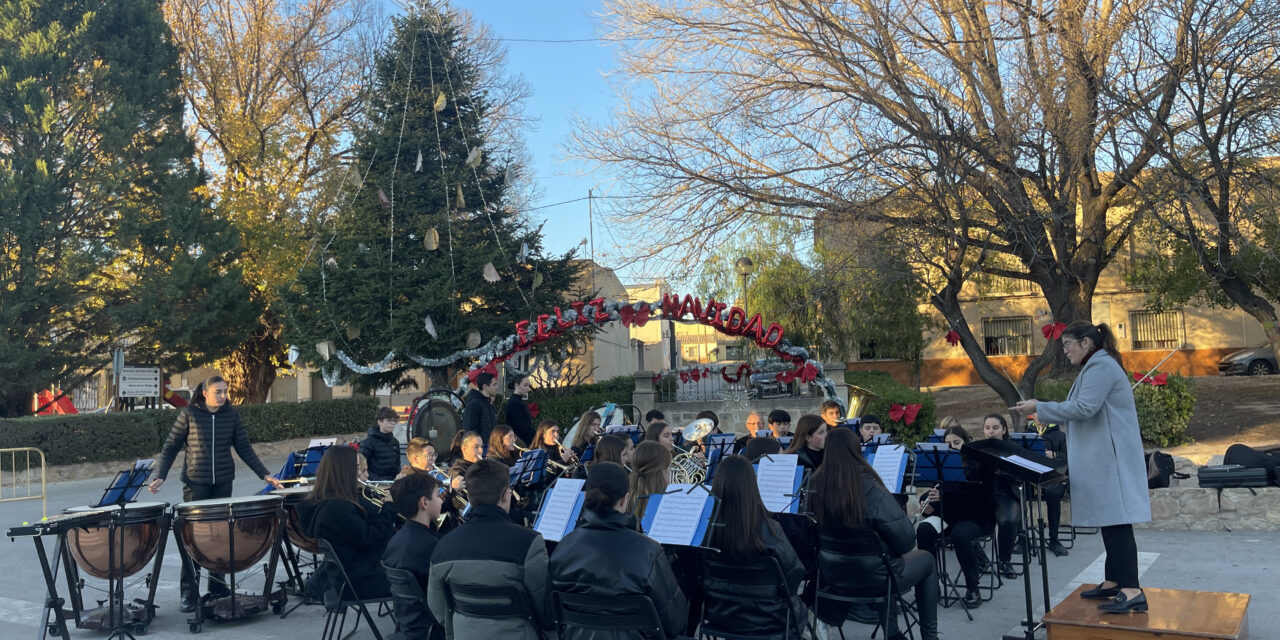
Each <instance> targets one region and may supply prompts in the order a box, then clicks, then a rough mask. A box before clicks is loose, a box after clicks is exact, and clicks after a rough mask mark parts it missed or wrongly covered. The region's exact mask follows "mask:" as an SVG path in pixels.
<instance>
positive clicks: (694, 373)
mask: <svg viewBox="0 0 1280 640" xmlns="http://www.w3.org/2000/svg"><path fill="white" fill-rule="evenodd" d="M689 377H690V378H693V381H694V382H697V381H699V380H701V379H702V372H701V371H699V370H697V369H694V370H693V371H690V372H689Z"/></svg>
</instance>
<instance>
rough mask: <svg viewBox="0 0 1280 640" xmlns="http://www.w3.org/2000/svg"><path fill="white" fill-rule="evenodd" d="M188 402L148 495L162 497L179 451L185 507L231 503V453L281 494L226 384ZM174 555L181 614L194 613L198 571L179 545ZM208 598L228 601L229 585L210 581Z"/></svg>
mask: <svg viewBox="0 0 1280 640" xmlns="http://www.w3.org/2000/svg"><path fill="white" fill-rule="evenodd" d="M192 397H193V401H192V403H191V405H190V406H188V407H186V408H185V409H183V410H182V411H180V412H179V413H178V419H177V420H176V421H174V423H173V429H172V430H170V431H169V439H168V440H166V441H165V443H164V448H163V449H161V450H160V457H159V458H158V459H157V460H156V478H155V480H152V481H151V484H150V485H149V488H150V489H151V493H157V492H159V491H160V487H161V486H162V485H163V484H164V481H165V478H166V477H167V476H168V475H169V468H170V467H172V466H173V460H174V458H175V457H177V455H178V450H179V449H181V450H183V452H184V453H185V456H184V461H183V463H182V500H183V502H191V501H193V500H209V499H213V498H230V497H231V481H232V480H234V479H235V475H236V463H235V460H233V459H232V458H231V449H232V448H233V447H234V448H235V450H236V453H237V454H239V456H240V459H241V460H244V463H245V464H247V465H249V468H250V469H252V470H253V473H254V474H255V475H257V476H258V477H259V478H262V479H263V480H264V481H266V482H269V483H271V484H272V485H274V486H275V487H276V488H277V489H278V488H280V487H281V485H280V481H279V480H276V478H275V476H272V475H271V472H269V471H267V468H266V467H265V466H264V465H263V464H262V461H261V460H259V459H258V455H257V454H256V453H254V452H253V445H251V444H249V434H248V432H246V431H245V428H244V422H243V421H241V420H240V413H239V412H237V411H236V410H235V408H233V407H232V406H231V405H230V404H228V403H227V381H226V380H224V379H223V378H222V376H219V375H214V376H210V377H209V378H208V379H207V380H205V381H204V382H202V383H201V384H200V385H198V386H197V387H196V392H195V393H194V394H192ZM178 552H179V553H180V554H181V555H182V556H183V561H182V578H181V583H180V584H181V593H182V604H181V610H182V611H183V612H191V611H195V607H196V602H197V601H198V600H199V598H200V588H199V587H200V573H199V569H195V570H193V569H192V566H191V565H192V563H191V562H190V561H188V560H187V558H186V552H185V550H183V548H182V545H178ZM209 595H210V597H214V598H216V597H220V596H223V595H227V585H226V583H225V582H224V581H223V577H222V576H221V575H217V574H210V575H209Z"/></svg>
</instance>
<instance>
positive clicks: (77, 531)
mask: <svg viewBox="0 0 1280 640" xmlns="http://www.w3.org/2000/svg"><path fill="white" fill-rule="evenodd" d="M168 507H169V503H168V502H134V503H132V504H127V505H125V507H124V515H123V520H122V521H120V525H121V527H122V530H121V531H117V532H116V535H115V539H114V540H112V539H111V527H110V526H109V525H110V523H111V520H112V519H113V518H116V517H119V516H118V514H116V513H115V509H111V513H104V514H102V516H101V519H100V520H99V521H98V524H95V525H92V526H86V527H72V528H70V529H68V530H67V547H68V550H69V551H70V552H71V557H72V558H74V559H75V561H76V565H78V566H79V567H80V570H81V571H84V572H85V573H87V574H89V575H91V576H93V577H95V578H101V579H103V580H107V579H109V578H113V577H125V578H127V577H129V576H131V575H133V574H135V573H137V572H138V571H140V570H141V569H142V568H143V567H144V566H146V564H147V563H148V562H150V561H151V558H153V557H155V554H156V548H157V547H159V545H160V536H163V535H164V533H165V531H164V514H165V510H166V509H168ZM99 510H100V508H99V507H71V508H70V509H67V510H66V511H65V512H64V513H84V512H86V511H99ZM121 536H123V540H121ZM113 545H114V547H115V548H114V549H113V548H112V546H113ZM122 551H123V553H122ZM112 557H114V558H115V560H116V573H117V574H119V573H121V572H123V576H121V575H114V576H113V575H112V572H111V559H112Z"/></svg>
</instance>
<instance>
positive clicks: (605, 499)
mask: <svg viewBox="0 0 1280 640" xmlns="http://www.w3.org/2000/svg"><path fill="white" fill-rule="evenodd" d="M584 488H585V489H586V490H587V493H586V497H585V501H584V503H583V510H582V513H583V516H584V518H585V519H586V521H585V522H584V523H582V524H580V525H578V527H577V528H576V529H574V530H573V531H572V532H570V533H569V535H567V536H565V537H564V539H563V540H561V541H560V544H559V545H557V546H556V550H555V553H554V554H552V556H551V563H550V566H549V573H550V574H551V587H552V588H553V589H555V590H556V591H565V592H569V593H581V594H586V595H591V596H597V597H600V598H606V599H607V598H612V597H617V596H628V595H642V596H647V597H648V598H649V600H651V601H652V602H653V606H654V608H655V609H657V611H658V617H659V618H660V619H661V620H662V631H663V634H664V635H665V636H666V637H668V638H673V637H676V636H677V635H679V634H680V633H681V632H682V631H683V630H684V628H685V622H686V620H687V616H688V602H687V601H686V600H685V597H684V594H683V593H682V592H681V591H680V587H679V586H677V584H676V577H675V574H673V573H672V571H671V564H670V562H669V561H668V560H667V555H666V553H665V552H664V551H663V550H662V545H660V544H658V543H657V542H655V541H653V540H652V539H650V538H648V537H647V536H645V535H644V534H642V533H639V532H637V531H636V520H635V517H634V516H632V515H631V514H629V513H627V510H626V509H627V497H628V493H627V488H628V478H627V471H626V469H624V468H623V467H622V466H621V465H618V464H614V463H612V462H601V463H598V464H595V465H592V467H591V469H590V471H589V472H588V473H587V482H586V485H585V487H584ZM635 637H636V635H635V634H634V633H633V632H630V631H608V630H592V629H583V628H579V627H575V626H573V625H565V627H564V629H563V631H562V632H561V633H560V640H615V639H616V640H629V639H631V638H635Z"/></svg>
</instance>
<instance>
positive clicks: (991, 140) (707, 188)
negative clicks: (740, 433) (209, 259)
mask: <svg viewBox="0 0 1280 640" xmlns="http://www.w3.org/2000/svg"><path fill="white" fill-rule="evenodd" d="M608 9H609V12H608V15H607V18H606V24H607V27H608V29H609V33H610V37H611V38H615V39H617V40H619V41H620V42H621V44H620V47H619V48H620V53H619V60H620V62H621V65H622V79H621V80H620V81H619V85H618V90H619V93H620V95H621V97H622V106H621V107H620V109H619V110H618V111H617V113H615V114H614V121H613V122H612V123H611V124H609V125H607V126H591V125H590V123H584V127H583V128H582V129H581V131H580V133H579V134H578V136H577V138H576V141H575V142H576V147H577V149H578V150H579V152H580V153H581V154H582V155H583V156H585V157H586V158H588V159H590V160H593V161H595V162H597V163H599V164H602V165H607V166H611V167H613V168H614V169H615V170H616V171H617V173H618V174H620V175H625V176H626V181H625V182H624V186H625V187H626V188H627V189H628V190H629V191H630V192H631V193H630V194H629V195H634V196H647V197H637V198H634V199H630V198H629V199H618V200H616V201H615V203H616V204H615V210H614V211H613V214H614V215H615V216H616V217H617V218H619V219H621V220H622V221H624V222H630V223H644V227H643V229H644V234H645V236H646V240H647V246H651V247H654V249H655V252H661V251H670V250H671V248H673V247H678V248H681V249H684V250H687V251H690V252H697V251H700V250H702V249H705V248H706V247H708V246H711V245H712V244H714V243H715V242H717V241H718V239H719V238H721V237H722V236H723V235H724V234H726V233H732V232H733V231H735V230H737V229H738V228H740V227H741V226H742V225H745V224H750V223H751V222H752V220H753V218H754V216H757V215H764V214H765V213H767V212H771V211H772V212H780V213H774V215H788V216H795V217H800V218H806V219H815V218H827V219H829V220H830V219H834V220H835V221H837V222H840V221H860V222H866V223H873V224H876V225H883V227H884V228H885V230H886V232H889V233H893V234H896V237H897V238H898V241H901V242H906V243H912V246H913V247H914V250H915V253H916V260H915V263H916V266H917V267H918V268H919V269H921V270H922V277H923V278H924V280H925V281H926V282H929V283H931V286H932V288H933V295H932V296H931V303H932V304H933V305H934V307H935V308H936V309H937V310H938V311H939V312H940V313H941V314H942V315H943V317H944V318H945V319H946V321H947V322H948V323H949V324H950V325H951V326H952V327H953V328H955V329H956V330H957V331H958V332H959V333H960V335H961V337H962V342H961V344H962V346H963V347H964V349H965V351H966V353H967V354H968V355H969V357H970V359H971V360H972V361H973V363H974V366H975V369H976V370H977V372H978V373H979V375H981V377H982V378H983V380H984V381H986V382H987V383H988V384H989V385H991V386H992V387H993V388H994V389H996V390H997V391H998V392H999V393H1000V394H1001V396H1002V397H1003V398H1005V399H1006V400H1009V401H1012V400H1015V399H1017V397H1018V391H1017V390H1015V388H1014V384H1013V383H1012V382H1010V381H1008V380H1006V379H1005V376H1004V375H1003V374H1002V372H1000V371H998V370H997V369H996V368H995V367H993V366H991V364H990V363H989V362H987V358H986V355H985V352H984V350H983V348H982V344H981V342H980V341H979V340H977V339H976V338H975V337H974V336H973V333H972V331H971V330H970V329H969V327H968V324H967V322H966V321H965V319H964V316H963V314H962V313H961V312H960V305H959V303H958V296H959V293H960V287H961V286H962V285H963V284H964V282H965V280H966V279H968V278H971V277H973V276H974V275H975V274H977V273H979V272H982V273H987V274H990V275H994V276H1003V277H1008V278H1014V279H1020V280H1026V281H1030V282H1033V283H1034V284H1035V285H1036V286H1038V287H1039V289H1040V290H1041V291H1042V292H1043V294H1044V296H1045V298H1046V300H1047V302H1048V306H1049V308H1050V310H1051V312H1052V314H1053V319H1054V320H1056V321H1061V322H1071V321H1073V320H1077V319H1086V320H1087V319H1090V317H1091V306H1092V298H1093V293H1094V289H1095V287H1096V286H1097V282H1098V278H1099V275H1100V274H1101V273H1102V271H1103V270H1104V269H1105V268H1106V267H1107V265H1108V264H1109V263H1110V262H1111V261H1112V260H1113V259H1114V257H1115V256H1116V254H1117V252H1118V251H1120V250H1121V249H1122V248H1123V247H1124V246H1125V240H1126V239H1127V238H1128V237H1129V236H1130V234H1131V233H1132V231H1133V228H1134V225H1135V224H1136V222H1137V220H1138V218H1139V215H1138V211H1137V210H1136V209H1134V208H1133V207H1132V206H1129V205H1130V203H1131V200H1132V199H1133V198H1134V192H1135V188H1134V184H1135V180H1136V179H1137V177H1138V176H1139V175H1140V174H1141V172H1143V171H1144V170H1145V169H1147V168H1148V166H1149V165H1150V163H1151V162H1152V159H1153V158H1155V157H1156V156H1157V154H1158V152H1159V147H1160V144H1161V138H1160V137H1159V136H1158V135H1157V132H1158V131H1161V130H1164V129H1173V130H1179V131H1180V130H1183V129H1185V128H1186V127H1188V126H1190V122H1189V121H1188V120H1187V119H1186V118H1187V114H1185V113H1184V112H1183V111H1182V110H1179V109H1177V108H1176V107H1177V105H1178V101H1179V100H1180V99H1181V95H1180V93H1179V92H1178V88H1179V87H1180V86H1181V84H1182V83H1183V82H1184V80H1185V78H1186V76H1187V74H1188V73H1189V71H1190V66H1189V61H1188V55H1187V52H1186V49H1185V43H1186V32H1187V30H1188V28H1189V27H1190V22H1191V20H1192V19H1193V18H1195V17H1197V16H1198V17H1199V19H1202V20H1205V21H1207V22H1209V23H1211V24H1215V25H1217V28H1220V29H1226V30H1230V29H1232V28H1234V25H1235V24H1236V23H1237V22H1238V21H1239V16H1238V15H1237V14H1234V13H1232V12H1231V11H1229V10H1224V9H1222V8H1221V7H1207V8H1205V7H1202V5H1201V3H1199V2H1197V1H1196V0H1140V1H1137V2H1129V3H1112V2H1098V1H1090V0H1072V1H1057V2H1052V1H1051V2H1047V3H1023V2H985V1H982V0H933V1H930V2H920V3H914V2H903V3H880V2H871V1H869V0H852V1H850V2H842V3H829V2H821V1H818V0H765V1H758V2H746V1H742V0H697V1H693V2H688V3H681V4H679V5H675V6H673V5H670V4H668V3H656V2H647V1H643V0H615V1H614V2H611V3H610V4H609V6H608ZM1152 33H1161V34H1163V35H1162V36H1161V37H1160V38H1158V39H1156V40H1155V41H1154V42H1144V41H1143V39H1144V38H1147V37H1148V36H1150V34H1152ZM1152 48H1154V49H1156V50H1158V51H1159V52H1160V53H1161V56H1160V58H1159V60H1158V61H1156V60H1155V59H1154V58H1152V57H1150V56H1147V57H1146V58H1145V59H1146V60H1148V61H1150V64H1135V63H1134V61H1135V59H1136V56H1139V55H1141V54H1140V52H1142V51H1143V50H1144V49H1152ZM1121 94H1123V95H1132V96H1138V97H1139V98H1140V103H1141V104H1142V105H1143V106H1142V108H1141V109H1137V108H1135V107H1134V106H1133V105H1132V104H1131V103H1130V102H1129V101H1123V100H1118V99H1116V96H1117V95H1121ZM656 221H661V224H657V223H656ZM1059 349H1060V348H1059V345H1058V344H1057V343H1056V342H1052V343H1050V344H1049V346H1048V347H1047V348H1046V349H1045V351H1044V352H1043V353H1042V354H1040V355H1039V357H1037V358H1036V359H1035V360H1034V361H1033V362H1032V363H1031V364H1030V365H1029V367H1028V368H1027V369H1026V370H1025V371H1024V372H1023V374H1022V378H1021V380H1020V381H1019V382H1018V387H1020V388H1021V390H1022V391H1023V393H1024V394H1025V393H1027V392H1029V391H1030V390H1031V389H1032V388H1033V387H1034V383H1035V380H1036V378H1037V377H1038V376H1039V375H1040V373H1041V372H1042V371H1043V370H1044V369H1045V368H1046V367H1048V366H1049V365H1050V364H1051V363H1052V362H1054V360H1055V358H1056V357H1057V356H1058V354H1059Z"/></svg>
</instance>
